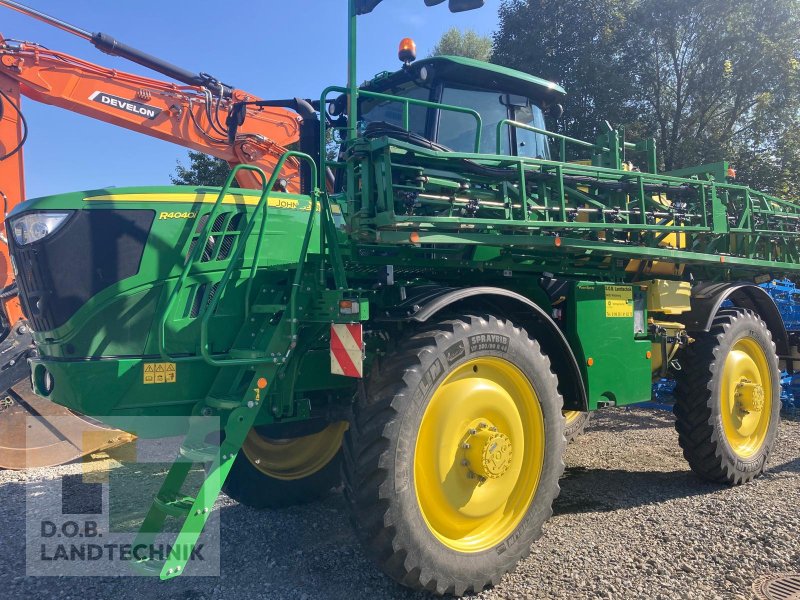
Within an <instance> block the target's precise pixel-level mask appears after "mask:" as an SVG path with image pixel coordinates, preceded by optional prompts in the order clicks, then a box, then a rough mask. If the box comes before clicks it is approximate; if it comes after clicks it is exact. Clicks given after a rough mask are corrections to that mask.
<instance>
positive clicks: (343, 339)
mask: <svg viewBox="0 0 800 600" xmlns="http://www.w3.org/2000/svg"><path fill="white" fill-rule="evenodd" d="M361 333H362V330H361V324H360V323H355V324H349V323H348V324H345V325H331V373H333V374H334V375H344V376H345V377H363V376H364V342H363V338H362V335H361Z"/></svg>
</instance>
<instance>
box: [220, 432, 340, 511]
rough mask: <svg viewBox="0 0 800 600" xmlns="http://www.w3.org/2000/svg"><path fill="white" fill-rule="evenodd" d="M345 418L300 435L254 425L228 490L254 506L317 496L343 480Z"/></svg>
mask: <svg viewBox="0 0 800 600" xmlns="http://www.w3.org/2000/svg"><path fill="white" fill-rule="evenodd" d="M347 426H348V424H347V422H346V421H339V422H336V423H330V424H328V425H327V426H325V427H324V428H322V429H321V430H320V431H317V432H315V433H310V434H307V435H301V436H297V437H288V438H282V437H275V436H274V435H273V436H270V435H266V434H265V433H263V432H260V431H259V430H258V429H257V428H253V429H251V430H250V432H249V433H248V434H247V438H246V439H245V441H244V444H242V449H241V451H240V452H239V454H238V456H237V457H236V460H235V461H234V463H233V467H232V468H231V471H230V473H229V474H228V477H227V479H226V480H225V484H224V485H223V487H222V491H224V492H225V493H226V494H227V495H228V496H230V497H231V498H233V499H234V500H236V501H237V502H240V503H241V504H245V505H246V506H250V507H253V508H259V509H261V508H285V507H287V506H293V505H295V504H302V503H304V502H310V501H312V500H316V499H318V498H320V497H322V496H324V495H325V494H327V493H328V492H329V491H330V490H331V488H334V487H336V486H338V485H339V483H340V482H341V446H342V436H343V435H344V432H345V430H346V429H347Z"/></svg>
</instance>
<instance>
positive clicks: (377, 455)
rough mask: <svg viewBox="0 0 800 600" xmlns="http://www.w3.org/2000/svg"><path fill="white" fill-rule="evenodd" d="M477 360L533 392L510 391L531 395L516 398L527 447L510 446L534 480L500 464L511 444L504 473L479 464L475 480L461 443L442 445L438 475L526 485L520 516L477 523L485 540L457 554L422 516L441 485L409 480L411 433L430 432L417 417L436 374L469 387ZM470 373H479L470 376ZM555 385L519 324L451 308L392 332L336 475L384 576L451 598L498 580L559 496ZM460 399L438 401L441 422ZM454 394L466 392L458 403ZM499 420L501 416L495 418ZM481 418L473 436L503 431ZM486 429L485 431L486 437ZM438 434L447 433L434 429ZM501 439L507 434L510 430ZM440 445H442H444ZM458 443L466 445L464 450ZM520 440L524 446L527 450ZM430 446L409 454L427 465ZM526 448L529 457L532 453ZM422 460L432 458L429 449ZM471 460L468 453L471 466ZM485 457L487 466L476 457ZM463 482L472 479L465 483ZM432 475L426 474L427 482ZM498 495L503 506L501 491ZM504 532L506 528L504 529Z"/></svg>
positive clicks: (414, 441)
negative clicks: (501, 524)
mask: <svg viewBox="0 0 800 600" xmlns="http://www.w3.org/2000/svg"><path fill="white" fill-rule="evenodd" d="M484 364H486V365H494V366H498V368H503V369H504V368H507V367H506V365H511V371H510V372H512V373H515V374H516V375H514V377H517V376H518V375H519V374H522V379H516V380H515V381H524V382H527V383H525V384H524V385H523V386H522V387H519V388H514V387H513V386H511V385H509V387H508V388H507V389H522V390H530V389H532V390H533V393H532V394H530V393H527V394H526V393H521V394H518V395H517V396H516V397H517V398H518V399H520V398H529V400H524V401H523V400H518V402H519V403H520V406H522V407H523V409H522V411H521V412H520V413H519V414H520V415H526V417H525V419H523V420H522V421H520V422H521V423H525V426H524V428H523V431H524V432H525V433H524V434H523V439H525V440H526V442H525V443H526V444H527V446H525V449H526V452H520V451H519V447H517V453H518V454H519V460H520V461H523V462H521V463H520V464H525V465H531V464H535V465H537V470H536V473H537V474H538V479H537V480H536V482H537V483H535V484H532V483H531V479H529V477H534V476H533V475H532V471H533V469H522V468H519V471H514V470H513V469H511V468H509V467H508V465H509V464H513V461H512V459H511V458H510V457H511V456H512V452H513V450H512V449H511V443H510V442H509V446H508V448H509V454H508V457H507V460H508V462H507V463H506V468H508V469H509V470H508V471H502V472H501V474H500V475H498V474H497V472H492V474H491V475H488V472H487V471H483V473H484V475H487V477H483V476H480V475H477V474H475V473H473V472H472V471H471V469H473V468H476V469H478V470H479V467H473V466H472V463H470V462H469V461H465V460H460V459H459V457H460V454H459V453H460V452H469V451H470V450H469V448H470V445H468V444H460V443H459V444H456V445H455V446H454V448H456V449H455V450H453V451H452V453H453V454H452V460H451V458H450V456H451V455H450V454H447V452H444V453H443V455H444V456H445V462H444V465H445V469H446V472H447V475H448V478H449V477H450V476H453V477H454V478H458V481H457V485H459V486H461V485H465V486H468V485H473V486H476V487H477V486H479V485H484V484H486V485H508V486H515V487H514V488H513V489H515V490H516V489H523V488H517V487H516V486H530V487H525V488H524V489H526V490H530V491H529V492H528V491H526V492H525V494H523V496H524V497H525V498H526V500H525V502H523V503H521V504H520V505H519V510H518V511H517V513H516V514H518V515H521V516H519V517H518V518H519V519H520V520H519V522H516V521H513V520H512V521H510V522H509V524H508V528H505V529H502V530H500V529H495V530H493V529H492V527H493V525H492V524H487V525H486V527H487V534H486V535H487V539H488V541H487V544H489V545H490V547H484V546H476V547H475V548H476V550H475V551H471V552H468V551H460V548H461V546H460V545H459V544H461V540H458V541H454V542H452V543H450V544H448V543H446V542H445V541H442V539H441V538H440V537H437V536H438V535H439V534H437V533H434V529H433V527H432V526H429V525H428V519H427V517H426V516H425V515H424V514H423V510H424V505H425V504H426V503H427V505H428V506H431V505H430V502H431V498H433V497H435V495H436V494H437V493H439V492H441V491H443V490H444V487H445V485H447V483H448V482H447V480H444V481H441V482H440V481H439V480H435V482H434V485H433V486H430V485H429V486H428V487H427V488H426V486H425V485H419V486H418V484H417V477H418V476H419V477H422V475H421V474H419V473H418V472H417V471H418V470H419V471H420V472H423V471H424V469H423V468H422V467H420V468H419V469H417V468H415V465H417V464H418V463H416V462H415V459H417V455H418V453H417V445H418V440H420V439H423V440H424V439H430V438H429V437H427V436H428V435H429V434H427V433H426V432H428V431H430V430H428V429H425V427H427V426H423V424H424V423H426V422H429V421H425V420H424V419H425V416H426V414H429V413H426V409H427V408H428V407H429V406H430V405H431V404H432V398H435V397H441V396H437V394H439V392H438V390H439V388H440V387H442V388H444V386H443V383H444V382H448V385H449V384H450V382H451V381H452V379H451V378H450V377H451V375H452V376H456V375H458V374H459V373H465V374H464V375H463V376H460V377H461V378H460V379H456V380H455V381H456V382H457V383H461V382H463V381H464V380H466V385H473V383H472V382H473V381H478V380H479V378H480V377H481V376H482V377H487V378H491V376H492V375H491V373H492V371H491V368H492V367H490V366H486V367H485V368H484ZM472 365H475V366H472ZM479 366H480V370H479V368H478V367H479ZM472 371H474V372H475V373H478V375H472ZM473 378H474V379H473ZM500 380H502V379H500ZM485 381H487V380H485ZM557 383H558V382H557V379H556V376H555V375H554V374H553V373H552V371H551V370H550V362H549V360H548V358H547V357H546V356H545V355H544V354H542V352H541V350H540V347H539V344H538V343H537V342H535V341H534V340H531V339H530V338H529V337H528V334H527V333H526V332H525V330H523V329H520V328H517V327H515V326H514V325H513V324H512V323H510V322H508V321H505V320H501V319H497V318H495V317H493V316H471V315H470V316H460V317H458V318H454V319H452V320H447V321H442V322H439V323H437V324H436V325H434V326H430V327H428V328H426V329H425V330H422V331H420V332H418V333H416V334H415V335H413V336H411V337H409V338H407V339H405V340H403V341H401V342H400V343H399V344H398V347H397V348H396V351H395V352H393V353H392V354H391V355H389V356H387V357H386V358H385V359H384V360H383V361H382V362H380V363H378V364H376V365H375V367H373V369H372V370H371V372H370V374H369V378H368V380H367V384H366V393H365V394H362V395H361V397H360V400H359V402H358V403H357V406H356V408H355V422H354V423H352V424H351V427H350V429H349V431H348V433H347V434H346V435H345V443H344V456H345V468H344V482H345V494H346V497H347V499H348V502H349V506H350V509H351V515H352V517H353V521H354V524H355V526H356V529H357V531H358V533H359V535H360V537H361V538H362V539H363V541H364V542H365V543H366V545H367V548H368V553H369V555H370V556H371V557H373V558H374V559H375V560H376V561H377V563H378V565H379V566H380V567H381V568H382V569H383V570H384V571H385V572H386V573H387V574H388V575H390V576H391V577H392V578H393V579H395V580H396V581H398V582H400V583H402V584H403V585H405V586H408V587H410V588H411V589H414V590H428V591H431V592H434V593H437V594H454V595H457V596H460V595H462V594H464V593H465V592H469V591H476V592H477V591H480V590H481V589H483V588H484V587H486V586H487V585H493V584H496V583H497V582H498V581H499V580H500V578H501V577H502V575H503V574H504V573H506V572H508V571H509V570H511V569H513V568H514V566H515V565H516V564H517V562H518V561H519V560H520V559H521V558H523V557H524V556H527V555H528V554H529V552H530V546H531V543H532V542H534V541H535V540H536V539H538V538H539V536H540V535H541V532H542V525H543V524H544V522H545V521H547V519H548V518H549V517H550V516H551V515H552V504H553V500H554V499H555V498H556V497H557V496H558V493H559V485H558V479H559V477H560V476H561V474H562V473H563V470H564V464H563V461H562V453H563V450H564V447H565V444H566V441H565V439H564V418H563V416H562V414H561V408H562V404H563V400H562V398H561V396H560V395H559V393H558V389H557ZM472 389H473V390H477V391H474V392H473V395H472V396H469V398H470V402H477V403H481V402H484V401H485V399H486V398H487V396H486V394H489V393H490V392H485V391H483V388H480V387H475V388H472ZM441 393H442V394H444V393H446V392H441ZM466 397H467V396H461V395H458V394H456V395H453V396H448V402H450V399H453V405H451V404H449V403H448V404H446V406H447V407H448V409H447V410H445V411H442V413H441V414H442V415H443V416H442V419H445V420H446V419H450V418H451V417H453V419H454V420H458V419H462V420H466V419H468V418H471V416H470V414H469V411H468V410H466V408H465V407H467V406H470V405H468V404H467V400H466ZM508 397H509V398H511V397H512V396H511V395H509V396H508ZM461 398H464V401H463V402H462V401H461V400H460V399H461ZM437 402H438V400H437ZM511 402H515V401H514V400H512V401H511ZM472 406H474V405H472ZM528 409H530V410H528ZM512 412H513V411H512ZM437 414H438V413H437ZM533 415H535V417H534V416H533ZM481 418H482V415H481ZM498 422H503V421H502V417H501V418H499V419H498ZM504 423H505V425H504V426H506V427H508V429H509V431H512V430H513V431H516V432H517V435H518V434H519V431H520V430H519V428H518V429H516V430H514V428H513V427H511V426H509V425H508V423H506V422H504ZM437 424H438V423H437ZM490 425H491V423H488V424H487V423H480V424H479V425H478V427H485V428H486V429H485V430H481V431H480V432H479V433H478V435H483V434H484V433H485V434H486V435H495V436H498V435H501V434H504V433H507V432H504V431H503V426H501V427H492V426H490ZM459 427H460V425H459ZM537 427H538V428H539V429H538V431H542V432H544V434H543V437H544V439H541V438H539V439H541V442H540V443H539V444H540V445H538V446H537V445H536V444H531V443H530V439H531V438H530V437H527V438H526V437H525V435H529V432H531V431H535V430H537V429H536V428H537ZM457 429H458V428H457ZM489 429H490V430H491V431H493V432H495V433H494V434H489V433H488V430H489ZM443 431H444V429H443ZM467 431H468V434H467V435H475V433H476V429H468V430H467ZM502 437H505V436H504V435H503V436H502ZM441 439H442V440H444V439H445V438H444V435H443V436H442V438H441ZM460 439H467V440H483V439H484V438H478V437H475V438H469V437H468V438H460ZM505 439H507V440H511V441H513V437H512V436H511V434H510V433H509V437H507V438H505ZM488 443H489V442H487V444H488ZM441 445H442V446H444V442H442V444H441ZM473 445H476V446H478V447H482V448H483V449H484V450H483V452H484V456H485V455H486V454H485V453H486V452H487V451H488V452H489V453H491V452H494V451H495V446H489V445H484V446H480V445H479V444H473ZM428 447H430V446H428ZM461 448H466V449H467V450H463V451H462V450H461ZM528 448H531V450H530V451H529V452H528V451H527V450H528ZM487 449H488V450H487ZM429 454H432V453H427V452H420V453H419V460H420V461H426V462H425V463H424V464H425V465H427V464H428V463H427V459H426V457H427V456H428V455H429ZM440 454H441V453H440ZM534 455H535V456H536V458H531V457H532V456H534ZM514 456H515V458H514V460H516V455H514ZM430 460H432V461H436V460H438V458H435V459H430ZM527 461H530V462H527ZM477 462H478V461H474V463H475V464H477ZM420 464H422V463H420ZM483 464H484V465H486V463H485V462H484V463H483ZM426 468H427V467H426ZM515 468H516V467H515ZM506 476H508V477H509V478H510V479H509V480H508V481H510V482H511V483H510V484H502V483H501V484H496V483H493V482H495V481H505V480H503V479H502V478H503V477H506ZM490 477H491V479H489V478H490ZM462 478H464V479H462ZM467 479H472V480H474V481H475V483H469V484H465V483H464V482H465V481H466V480H467ZM431 481H433V479H431V480H428V482H427V483H430V482H431ZM487 482H488V483H487ZM437 485H440V487H437ZM418 487H419V488H420V489H418ZM476 487H473V488H468V489H469V490H470V491H469V494H475V495H477V494H478V493H479V492H477V491H475V489H476ZM493 489H495V488H489V487H487V488H484V490H483V491H484V492H485V493H489V492H491V491H492V490H493ZM428 490H430V491H428ZM515 493H516V492H510V493H509V496H508V497H509V498H514V497H515V496H514V495H513V494H515ZM418 494H420V495H419V496H418ZM425 494H427V495H428V496H427V498H426V497H425ZM527 494H529V495H527ZM471 497H472V496H469V497H468V498H471ZM531 498H532V500H531ZM467 501H469V500H467ZM508 502H509V504H510V503H511V500H509V501H508ZM447 506H448V507H449V506H450V505H447ZM503 510H506V509H505V508H504V509H503ZM448 514H449V513H448ZM506 532H508V535H505V533H506ZM503 536H504V537H503ZM495 538H497V539H496V540H495ZM495 541H496V543H495Z"/></svg>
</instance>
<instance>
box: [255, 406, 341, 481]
mask: <svg viewBox="0 0 800 600" xmlns="http://www.w3.org/2000/svg"><path fill="white" fill-rule="evenodd" d="M347 427H348V423H347V421H339V422H336V423H331V424H330V425H328V426H327V427H326V428H325V429H323V430H322V431H320V432H318V433H314V434H312V435H306V436H303V437H298V438H291V439H285V440H272V439H269V438H265V437H263V436H261V435H260V434H259V433H258V432H257V431H256V430H255V429H251V430H250V433H248V434H247V438H246V439H245V441H244V444H242V451H243V452H244V455H245V456H246V457H247V459H248V460H249V461H250V464H252V465H253V466H254V467H255V468H256V469H258V470H259V471H261V472H262V473H264V475H268V476H270V477H274V478H275V479H283V480H292V479H303V478H304V477H309V476H310V475H313V474H314V473H316V472H317V471H319V470H320V469H322V468H323V467H324V466H325V465H327V464H328V463H329V462H331V460H332V459H333V457H334V456H336V453H337V452H339V448H340V447H341V446H342V437H343V436H344V432H345V431H346V430H347Z"/></svg>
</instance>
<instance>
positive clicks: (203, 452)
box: [180, 445, 219, 463]
mask: <svg viewBox="0 0 800 600" xmlns="http://www.w3.org/2000/svg"><path fill="white" fill-rule="evenodd" d="M180 454H181V456H182V457H184V458H188V459H189V460H191V461H192V462H195V463H207V462H213V461H215V460H216V459H217V457H218V456H219V446H209V445H202V446H200V445H197V446H195V445H192V446H181V448H180Z"/></svg>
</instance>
